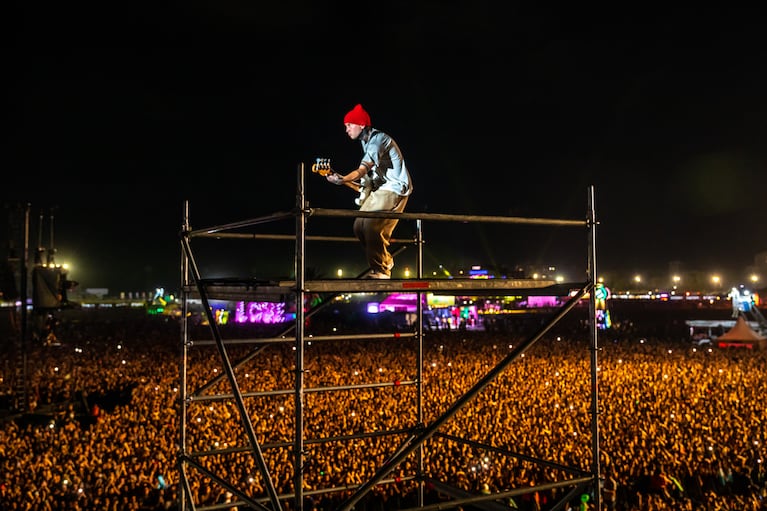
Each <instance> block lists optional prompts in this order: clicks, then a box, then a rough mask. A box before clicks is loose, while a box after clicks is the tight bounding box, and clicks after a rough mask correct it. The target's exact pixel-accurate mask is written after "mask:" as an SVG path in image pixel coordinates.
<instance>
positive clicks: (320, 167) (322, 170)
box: [312, 158, 333, 176]
mask: <svg viewBox="0 0 767 511" xmlns="http://www.w3.org/2000/svg"><path fill="white" fill-rule="evenodd" d="M312 172H316V173H317V174H319V175H321V176H327V175H328V174H332V173H333V168H332V167H331V166H330V158H317V159H316V161H315V163H314V165H312Z"/></svg>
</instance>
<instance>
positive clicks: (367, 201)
mask: <svg viewBox="0 0 767 511" xmlns="http://www.w3.org/2000/svg"><path fill="white" fill-rule="evenodd" d="M344 127H345V128H346V134H347V135H348V136H349V138H351V139H352V140H359V141H360V142H361V143H362V152H363V155H362V160H361V161H360V165H359V167H357V168H356V169H354V170H352V171H351V172H349V173H348V174H346V175H341V174H337V173H335V172H331V173H329V174H328V175H327V176H326V178H327V180H328V181H330V182H331V183H333V184H336V185H341V184H344V183H354V182H356V181H358V180H359V182H360V184H361V186H362V190H361V193H360V201H359V203H360V211H391V212H397V213H401V212H403V211H404V210H405V205H406V204H407V201H408V198H409V197H410V194H411V193H412V191H413V184H412V181H411V179H410V173H409V172H408V170H407V166H406V165H405V158H404V157H403V156H402V151H401V150H400V148H399V146H398V145H397V143H396V142H395V141H394V139H392V138H391V137H390V136H389V135H387V134H386V133H384V132H383V131H379V130H377V129H375V128H373V127H372V126H371V122H370V115H369V114H368V113H367V112H366V111H365V109H363V108H362V105H360V104H358V105H356V106H355V107H354V108H353V109H352V110H350V111H349V112H347V114H346V115H345V116H344ZM398 221H399V220H398V219H397V218H357V219H355V221H354V235H355V236H357V239H359V240H360V242H361V243H362V246H363V248H364V249H365V255H366V256H367V260H368V264H369V266H370V272H369V273H368V274H367V275H366V276H365V277H363V278H368V279H389V278H391V270H392V268H393V267H394V258H393V257H392V255H391V254H390V253H389V250H388V246H389V240H390V239H391V236H392V232H394V228H395V227H396V226H397V222H398Z"/></svg>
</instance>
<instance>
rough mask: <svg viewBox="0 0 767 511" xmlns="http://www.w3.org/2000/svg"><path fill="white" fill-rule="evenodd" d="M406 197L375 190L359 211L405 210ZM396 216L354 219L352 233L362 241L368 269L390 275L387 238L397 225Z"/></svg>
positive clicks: (392, 264) (392, 260)
mask: <svg viewBox="0 0 767 511" xmlns="http://www.w3.org/2000/svg"><path fill="white" fill-rule="evenodd" d="M407 199H408V197H407V196H405V197H403V196H401V195H397V194H396V193H394V192H390V191H388V190H376V191H375V192H371V193H370V196H369V197H368V198H367V199H365V202H363V203H362V206H360V211H396V212H397V213H402V212H403V211H404V210H405V205H406V204H407ZM397 222H399V219H397V218H357V219H356V220H354V235H355V236H357V239H359V240H360V242H361V243H362V247H363V248H364V249H365V256H366V257H367V260H368V265H369V266H370V269H371V270H372V271H374V272H378V273H385V274H387V275H391V268H392V267H393V266H394V259H393V258H392V256H391V254H390V253H389V250H388V247H389V240H390V239H391V235H392V233H393V232H394V228H395V227H396V226H397Z"/></svg>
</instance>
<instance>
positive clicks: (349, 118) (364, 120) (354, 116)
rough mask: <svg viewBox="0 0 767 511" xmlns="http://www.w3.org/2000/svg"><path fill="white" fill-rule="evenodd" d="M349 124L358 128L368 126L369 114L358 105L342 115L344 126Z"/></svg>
mask: <svg viewBox="0 0 767 511" xmlns="http://www.w3.org/2000/svg"><path fill="white" fill-rule="evenodd" d="M347 122H350V123H352V124H359V125H360V126H370V114H368V113H367V112H366V111H365V109H364V108H362V105H360V104H359V103H358V104H357V106H355V107H354V108H352V109H351V110H350V111H349V112H347V114H346V115H344V124H346V123H347Z"/></svg>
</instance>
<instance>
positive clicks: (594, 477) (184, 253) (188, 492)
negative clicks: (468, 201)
mask: <svg viewBox="0 0 767 511" xmlns="http://www.w3.org/2000/svg"><path fill="white" fill-rule="evenodd" d="M304 177H305V165H304V164H303V163H302V164H299V165H298V169H297V191H296V204H295V208H293V209H292V210H290V211H287V212H277V213H274V214H270V215H266V216H262V217H257V218H252V219H248V220H243V221H238V222H234V223H228V224H223V225H214V226H210V227H206V228H201V229H192V228H191V224H190V215H189V203H188V201H187V202H185V203H184V205H183V223H182V228H181V231H180V234H179V239H180V245H181V261H180V263H181V284H182V286H181V288H182V293H181V302H182V318H183V319H182V328H181V351H180V376H179V379H180V391H179V394H180V398H179V428H180V431H179V451H178V454H177V460H176V461H177V468H178V476H179V482H180V484H179V487H180V493H179V502H180V508H181V509H183V510H186V509H188V508H191V509H229V508H230V507H232V506H240V507H239V509H244V508H247V509H263V510H273V511H278V510H280V511H281V510H283V509H291V510H298V511H300V510H303V509H304V508H305V506H308V504H307V500H306V499H307V497H309V498H311V497H315V496H320V495H325V494H329V493H334V494H335V495H337V496H339V498H338V499H337V501H338V507H337V509H338V510H340V511H348V510H352V509H357V508H358V506H361V501H362V500H363V499H365V498H366V497H367V496H368V495H369V493H370V492H371V491H372V490H373V489H374V488H376V487H381V486H386V485H409V488H412V489H414V492H415V495H416V501H415V504H414V505H409V507H410V508H413V509H451V508H459V507H466V506H470V507H471V508H472V509H498V510H500V509H509V508H510V507H509V505H508V502H509V499H512V498H514V497H519V496H524V495H526V494H530V493H532V492H536V491H548V490H557V491H558V492H559V493H558V496H559V500H558V501H557V502H555V503H552V504H551V507H549V508H548V509H553V510H556V509H565V507H566V505H567V504H568V502H570V501H572V500H573V499H577V498H578V497H579V496H581V495H582V494H584V493H588V494H590V495H591V498H592V502H591V503H592V504H593V505H595V506H596V509H599V508H600V499H601V497H600V479H601V474H600V448H599V420H598V418H599V396H598V384H597V355H598V351H599V348H598V326H597V324H596V320H595V316H596V303H595V298H594V294H595V293H593V292H592V291H593V290H594V289H595V285H596V283H595V279H596V274H597V272H596V226H597V221H596V214H595V204H594V189H593V187H591V186H590V187H589V188H588V189H587V201H586V202H587V207H586V214H585V218H584V219H549V218H522V217H504V216H477V215H456V214H433V213H409V212H403V213H383V212H362V211H358V210H344V209H324V208H313V207H309V203H308V202H307V200H306V197H305V191H304V190H305V188H304ZM395 215H396V218H398V219H399V220H400V226H402V225H403V223H406V222H411V221H412V222H413V223H414V226H415V235H414V236H413V238H412V239H404V240H400V239H397V240H392V241H393V242H395V241H396V242H400V243H402V244H403V246H407V245H411V246H414V247H416V250H417V254H416V261H417V263H416V271H415V275H414V277H412V278H405V279H396V278H392V279H391V280H374V279H370V280H367V279H359V278H357V279H354V278H351V279H350V278H334V279H311V278H309V277H311V275H309V274H308V272H307V264H306V262H307V252H308V246H309V243H314V242H326V241H331V242H332V241H354V242H356V241H357V240H356V238H346V237H337V236H314V235H309V234H308V233H307V222H308V219H309V218H314V217H329V218H357V217H367V218H392V217H394V216H395ZM285 220H287V221H288V222H290V223H291V225H294V226H295V231H294V232H292V233H289V234H274V233H270V232H266V233H262V232H254V231H256V230H258V229H259V228H261V227H264V226H267V225H273V224H274V223H276V222H280V221H285ZM429 222H435V223H436V222H458V223H491V224H501V225H504V224H505V225H511V224H515V225H519V224H524V225H530V226H541V227H543V228H547V227H548V228H554V227H557V228H562V227H566V228H570V227H572V228H580V229H584V231H585V234H586V249H585V251H584V255H585V259H586V261H585V262H586V268H587V271H586V276H585V281H583V282H570V283H558V282H555V281H553V280H547V279H532V278H496V279H470V278H454V279H445V278H427V277H426V276H425V275H424V274H423V245H424V236H423V229H422V227H423V225H424V224H425V223H429ZM401 229H402V227H400V230H401ZM196 238H211V239H215V240H224V239H242V240H282V241H290V242H294V243H295V245H294V250H293V259H294V261H293V269H294V275H293V276H291V278H289V279H281V278H275V279H266V280H264V279H256V278H253V277H225V278H222V277H210V276H207V275H202V274H201V270H200V266H199V264H198V261H197V253H196V252H195V250H193V248H192V240H194V239H196ZM218 253H226V251H224V252H218ZM309 273H311V272H309ZM396 292H408V293H416V294H417V296H418V299H417V301H416V302H417V313H416V316H417V319H416V320H415V321H414V322H413V328H412V330H411V331H405V332H402V331H397V332H383V333H379V332H376V333H371V332H363V333H353V334H349V333H346V334H344V333H338V334H330V335H314V334H313V333H311V332H308V331H307V322H308V320H309V318H311V317H312V316H313V315H314V314H315V313H316V312H318V311H319V310H320V309H322V308H323V307H325V306H326V305H328V304H329V303H331V302H332V301H331V300H327V299H326V300H324V301H320V302H319V304H316V305H314V306H311V305H310V303H311V299H312V298H313V297H317V296H322V297H326V298H327V297H333V296H340V295H345V294H357V293H396ZM434 292H438V293H439V294H442V295H451V294H452V295H460V296H466V295H477V296H479V295H486V296H503V295H504V294H515V295H519V294H524V293H530V294H539V295H553V296H569V299H568V300H567V301H566V302H565V303H564V304H563V305H561V306H560V307H559V308H558V309H557V310H556V311H555V312H554V313H553V314H552V315H551V316H550V317H548V318H547V320H546V322H545V323H544V324H542V325H541V326H540V328H538V330H537V331H536V332H535V333H534V334H533V335H531V336H529V337H527V338H526V339H524V341H523V342H521V343H520V344H518V345H516V346H514V347H513V348H512V349H510V350H509V352H508V354H507V355H506V356H505V357H504V358H502V359H501V360H500V361H499V362H498V363H497V364H496V365H495V366H494V367H492V368H491V369H489V370H488V371H487V373H486V374H485V375H484V376H483V377H481V378H480V379H479V380H478V381H477V382H476V383H475V384H473V385H472V386H471V387H470V388H466V389H465V390H464V391H463V392H462V394H461V395H460V397H459V398H458V399H456V400H455V401H454V402H453V403H452V405H450V406H449V407H448V408H447V409H445V410H444V411H442V412H441V413H439V414H438V415H436V416H430V417H428V421H427V415H426V414H425V412H424V408H425V404H426V403H424V392H423V386H424V381H423V375H424V358H423V350H424V337H425V336H426V335H428V333H427V332H425V331H424V321H423V319H424V300H422V297H423V296H424V295H425V294H426V293H434ZM215 300H227V301H246V300H251V301H256V300H266V301H272V302H282V303H293V304H294V306H295V320H294V321H292V322H290V323H289V324H287V326H286V327H285V328H284V330H282V331H281V332H279V333H277V334H276V335H274V334H272V335H270V336H255V337H253V338H246V339H243V338H241V337H237V338H235V337H236V336H234V335H233V334H232V331H233V330H231V329H228V328H226V327H225V326H224V325H221V324H219V321H218V318H217V317H216V315H215V314H216V312H215V311H214V306H213V303H214V302H215ZM198 301H199V302H198ZM584 301H587V302H588V320H587V324H588V330H589V349H588V358H589V360H588V362H589V367H590V372H589V378H590V379H589V382H588V391H589V396H588V403H585V404H584V406H586V407H587V409H588V413H589V418H588V424H589V428H590V434H589V435H584V436H589V437H590V438H588V439H585V440H584V442H588V446H587V449H588V451H589V452H590V458H591V459H590V460H589V463H588V468H586V469H584V468H583V467H576V466H564V465H562V464H561V463H558V462H554V461H551V460H546V459H540V458H535V457H531V456H528V455H524V454H519V453H514V452H511V451H508V450H506V449H503V448H500V447H498V446H493V445H487V444H484V443H482V442H478V441H476V440H473V439H469V438H460V437H459V436H457V435H455V434H449V433H445V432H443V431H442V428H443V426H444V425H445V423H446V422H448V420H449V419H451V418H452V417H453V416H455V415H456V414H458V413H459V412H460V411H461V410H462V409H463V408H464V407H466V406H467V405H468V404H469V403H471V401H472V400H474V399H475V398H476V397H477V396H478V395H479V394H480V393H481V392H482V391H483V390H484V389H485V388H486V387H487V386H488V385H490V384H491V383H492V382H494V380H496V378H497V377H498V376H499V375H500V374H501V373H502V372H503V371H504V370H505V369H506V368H507V367H508V366H509V365H510V364H512V363H514V362H515V361H516V360H518V359H519V358H520V357H523V356H524V353H525V352H526V351H527V350H528V349H529V348H530V347H531V346H533V345H534V344H535V343H537V342H538V341H539V340H540V339H541V338H543V337H544V336H545V335H546V334H547V333H548V332H549V331H550V330H551V329H552V327H554V325H556V324H557V323H558V322H559V321H560V320H562V319H563V318H564V317H565V316H567V315H568V314H571V313H572V311H573V309H574V308H575V307H576V305H578V304H579V303H581V304H582V303H583V302H584ZM195 303H199V306H200V309H199V311H200V313H201V315H202V316H203V318H204V319H203V321H202V323H204V324H205V325H204V328H203V329H202V330H199V329H197V327H198V326H199V325H197V324H196V323H193V321H194V320H193V319H192V318H193V314H192V307H193V304H195ZM201 331H204V332H205V333H206V336H207V335H208V334H209V336H210V337H207V338H203V337H204V336H203V335H202V334H201V333H199V332H201ZM371 340H372V341H382V340H383V341H387V342H407V343H410V344H411V345H412V346H413V349H414V353H413V360H414V364H415V367H413V368H411V371H412V374H413V375H414V376H413V377H412V378H409V379H397V380H393V381H386V380H380V381H373V382H358V381H350V382H347V383H342V384H339V382H318V381H314V380H312V381H311V382H310V384H307V371H306V366H307V360H306V357H307V356H308V355H307V349H308V348H309V347H310V346H311V347H313V346H315V345H317V344H318V343H322V342H325V341H333V342H348V343H364V342H368V341H371ZM273 346H281V347H286V346H287V347H289V348H290V349H291V351H292V356H293V360H292V363H293V364H294V366H293V367H292V368H291V369H290V370H289V371H288V372H289V373H290V377H289V378H288V379H287V380H285V379H284V378H283V379H280V377H279V376H275V375H271V374H270V375H266V374H263V373H259V369H256V370H254V371H251V370H249V367H250V366H249V364H251V363H253V362H255V361H258V360H259V358H260V357H267V356H269V355H268V353H269V349H270V348H271V347H273ZM213 348H215V349H216V354H215V355H214V356H215V357H217V359H216V363H217V369H216V370H215V371H212V372H211V373H210V374H209V376H206V377H204V378H203V379H202V381H200V378H201V376H200V375H199V374H195V375H194V378H193V377H192V376H191V375H190V370H191V369H192V368H193V367H199V364H200V363H203V364H205V363H206V362H204V359H201V358H196V357H198V355H199V352H200V351H201V350H205V349H208V350H210V349H213ZM195 364H198V365H197V366H195ZM218 368H220V370H218ZM286 381H287V384H286V383H285V382H286ZM268 385H274V388H267V387H268ZM280 385H281V386H280ZM406 387H407V388H408V389H409V394H408V396H410V398H408V399H402V403H401V404H402V406H403V408H404V407H408V408H407V409H406V410H403V413H402V416H403V417H405V420H404V421H398V422H397V423H396V424H394V423H391V424H389V426H388V429H387V427H386V424H383V425H380V424H379V425H376V426H375V427H371V428H365V427H364V426H358V427H356V428H352V429H351V430H349V431H345V432H343V433H342V434H337V435H336V434H333V435H329V434H324V433H323V431H322V428H321V425H322V424H321V420H322V419H321V418H318V417H317V413H318V412H317V410H316V409H314V408H313V407H311V406H307V399H309V398H310V397H311V396H313V395H316V394H318V393H326V394H329V395H331V396H333V395H334V393H346V394H344V395H348V394H349V393H355V392H356V393H360V394H365V395H368V394H369V393H370V392H373V391H386V390H393V389H400V390H402V389H404V388H406ZM280 397H281V398H283V399H287V398H292V401H291V402H290V403H288V404H287V405H285V406H284V410H285V413H284V414H282V415H279V416H277V415H275V414H273V413H270V412H268V410H267V407H266V406H264V403H266V402H267V401H268V400H269V399H274V398H280ZM392 399H396V398H395V397H392ZM520 399H524V396H523V397H521V398H520ZM281 402H283V403H284V401H281ZM209 413H210V414H216V415H217V420H222V419H221V414H222V413H223V414H225V416H226V419H223V420H227V421H231V424H233V426H232V428H233V429H234V430H236V431H240V432H241V437H240V438H222V437H221V434H220V433H219V432H217V431H211V428H209V427H206V426H205V421H206V418H205V417H206V414H209ZM309 414H310V416H309ZM403 422H406V423H405V424H403ZM285 423H287V424H289V425H290V428H288V429H289V430H292V432H293V435H292V438H280V437H279V435H278V436H277V437H275V436H274V431H275V430H276V429H277V428H276V426H277V425H281V424H285ZM350 427H351V426H350ZM529 433H530V434H534V432H529ZM382 437H385V438H386V439H388V440H389V441H390V442H391V444H390V445H391V446H392V447H391V450H390V452H388V453H386V455H385V456H383V457H380V456H379V457H377V458H376V459H375V460H374V462H373V463H374V464H375V466H374V467H372V468H371V467H370V466H369V465H370V463H371V462H370V461H369V462H368V467H367V468H366V469H365V474H366V476H365V478H364V480H356V481H350V480H349V479H348V478H347V480H346V483H343V484H341V485H339V484H338V483H337V482H336V483H333V484H334V485H331V483H330V482H328V481H330V479H329V478H324V479H321V480H320V482H321V483H322V482H323V481H324V482H328V484H329V486H327V487H317V485H316V484H315V486H311V487H310V486H309V485H307V482H306V477H305V476H306V470H308V467H309V466H311V463H312V460H311V459H310V455H309V452H312V453H315V456H317V454H316V453H317V452H318V451H320V450H321V449H333V448H337V446H338V445H343V444H344V443H348V442H358V443H360V444H364V442H365V441H366V440H367V441H372V439H380V438H382ZM435 440H436V441H435ZM446 444H452V445H456V444H462V445H464V446H469V447H470V448H472V449H477V450H484V451H485V452H494V453H496V454H497V455H498V456H501V457H507V458H508V459H509V460H517V461H518V460H524V462H526V463H533V464H539V465H540V466H542V467H547V468H550V469H551V470H552V471H556V473H558V474H563V475H562V477H561V479H560V480H554V481H552V480H546V481H530V485H529V486H523V487H518V488H509V489H504V490H503V491H497V492H487V491H472V490H471V489H467V488H459V487H456V486H453V485H450V484H448V483H447V482H445V481H441V480H439V479H438V478H436V477H434V475H433V474H429V473H427V471H426V470H425V468H424V457H425V456H429V455H434V454H435V452H436V451H435V450H436V449H438V448H439V447H440V446H441V445H446ZM355 445H356V444H355ZM427 446H428V448H427ZM441 454H442V455H445V456H449V455H450V453H441ZM320 457H321V455H320ZM406 461H407V465H406V466H407V470H404V469H403V468H402V465H403V462H406ZM223 466H225V467H227V469H226V470H221V468H220V467H223ZM242 467H247V468H242ZM286 467H289V469H290V470H289V472H290V473H291V480H290V481H286V480H285V478H284V477H283V479H282V480H281V481H275V478H276V477H277V476H276V475H275V474H276V472H278V471H279V470H280V469H281V470H282V471H284V470H285V468H286ZM335 469H336V472H341V473H345V474H350V473H351V472H355V474H356V473H357V472H358V470H357V469H355V468H353V467H344V466H342V467H335ZM286 486H289V487H291V488H292V491H289V492H284V491H283V492H282V493H280V491H279V489H280V488H284V487H286ZM202 487H207V488H210V487H216V488H218V489H219V490H223V491H225V492H226V495H227V497H229V498H227V500H226V501H225V502H224V501H219V502H217V503H216V504H209V503H207V504H205V503H202V502H196V500H195V499H196V495H197V493H198V492H199V491H200V488H202ZM427 488H428V489H429V490H431V491H437V492H439V494H440V496H441V497H442V498H441V500H440V501H439V502H434V501H431V500H429V499H427V498H426V497H425V495H426V489H427ZM406 507H408V506H406ZM360 509H361V507H360Z"/></svg>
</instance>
